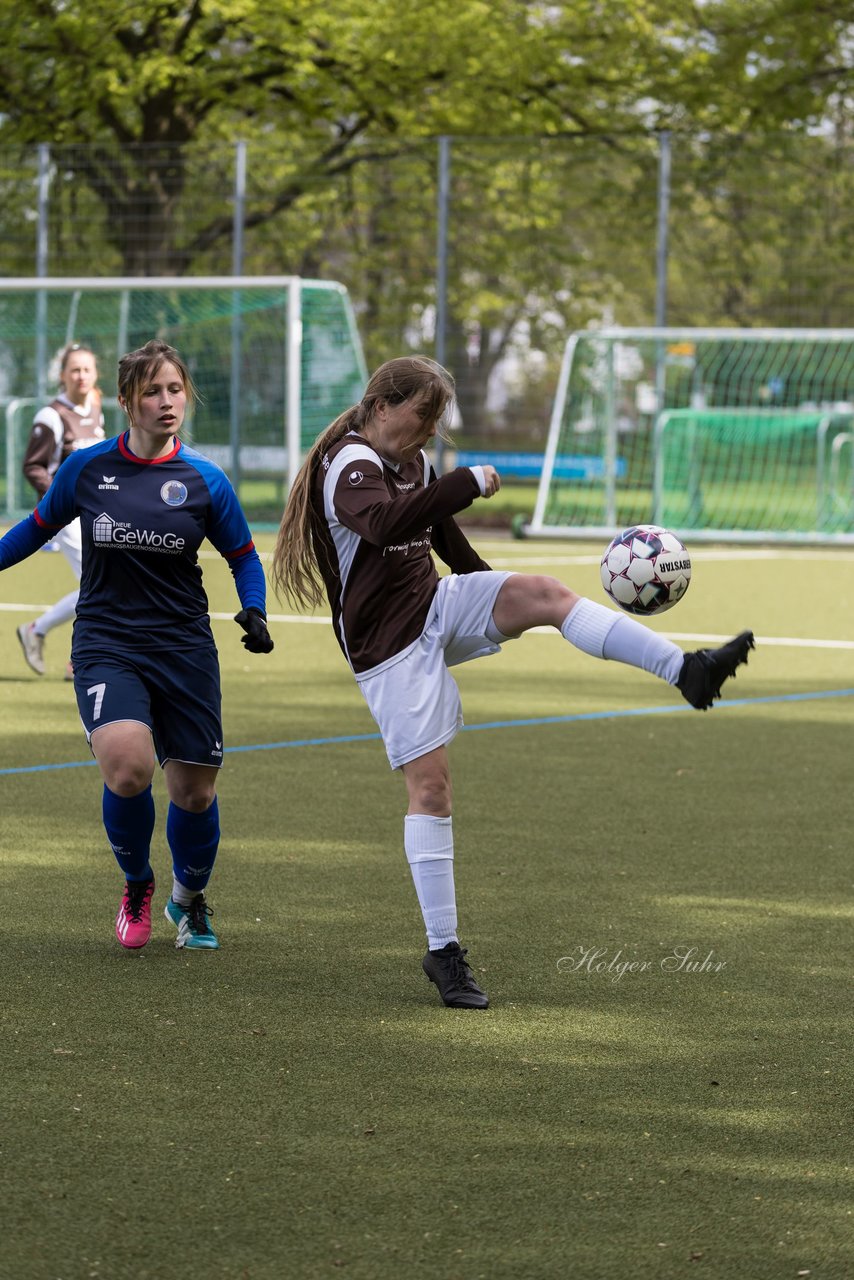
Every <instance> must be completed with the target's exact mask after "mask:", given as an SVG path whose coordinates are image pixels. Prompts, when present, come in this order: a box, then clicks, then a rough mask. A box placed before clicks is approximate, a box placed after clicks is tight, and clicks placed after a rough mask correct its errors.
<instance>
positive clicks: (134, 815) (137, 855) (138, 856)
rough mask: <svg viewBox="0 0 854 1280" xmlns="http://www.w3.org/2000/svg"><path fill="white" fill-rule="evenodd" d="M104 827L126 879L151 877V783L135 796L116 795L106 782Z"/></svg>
mask: <svg viewBox="0 0 854 1280" xmlns="http://www.w3.org/2000/svg"><path fill="white" fill-rule="evenodd" d="M102 812H103V815H104V828H105V830H106V832H107V839H108V840H109V842H110V847H111V848H112V850H113V853H114V854H115V855H116V862H117V863H118V864H119V866H120V867H121V869H122V871H123V872H124V874H125V879H126V880H151V879H152V878H153V873H152V870H151V863H150V862H149V860H148V857H149V854H150V852H151V836H152V834H153V832H154V797H153V796H152V794H151V787H150V785H149V786H147V787H146V788H145V790H144V791H140V793H139V795H136V796H117V795H116V794H115V792H114V791H111V790H110V788H109V787H108V786H107V784H106V783H104V799H103V804H102Z"/></svg>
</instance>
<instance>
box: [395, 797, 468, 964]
mask: <svg viewBox="0 0 854 1280" xmlns="http://www.w3.org/2000/svg"><path fill="white" fill-rule="evenodd" d="M403 847H404V849H405V850H406V860H407V862H408V863H409V870H410V871H411V872H412V880H413V883H414V885H415V892H416V893H417V894H418V905H419V906H420V907H421V914H422V916H423V917H424V927H425V929H426V930H427V946H428V947H429V948H430V950H431V951H439V950H440V949H441V948H442V947H444V946H445V945H446V944H447V943H449V942H458V941H459V939H458V938H457V896H456V893H455V891H454V833H453V829H452V825H451V819H450V818H434V817H431V815H430V814H427V813H411V814H408V815H407V817H406V819H405V821H404V824H403Z"/></svg>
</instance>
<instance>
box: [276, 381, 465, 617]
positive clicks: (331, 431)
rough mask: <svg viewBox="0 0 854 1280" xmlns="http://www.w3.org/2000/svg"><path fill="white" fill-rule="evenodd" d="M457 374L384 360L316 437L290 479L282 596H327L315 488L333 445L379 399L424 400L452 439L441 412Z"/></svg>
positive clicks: (279, 562) (280, 555) (279, 585)
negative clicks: (320, 566) (315, 516)
mask: <svg viewBox="0 0 854 1280" xmlns="http://www.w3.org/2000/svg"><path fill="white" fill-rule="evenodd" d="M453 399H454V379H453V377H452V376H451V374H450V373H448V370H447V369H443V368H442V366H441V365H440V364H437V363H436V361H435V360H430V359H429V358H428V357H427V356H398V357H397V358H396V359H394V360H387V361H386V363H385V364H382V365H380V367H379V369H377V371H376V373H374V374H373V376H372V377H371V379H370V381H369V382H368V385H367V387H366V388H365V394H364V395H363V396H362V399H361V400H360V401H359V403H358V404H354V405H351V406H350V408H349V409H347V410H345V412H344V413H342V414H341V415H340V416H339V417H337V418H336V419H335V421H334V422H333V423H331V424H330V426H328V427H327V428H326V430H325V431H323V432H321V434H320V435H319V436H318V437H317V439H316V440H315V442H314V444H313V445H312V447H311V449H310V450H309V453H308V456H307V457H306V460H305V462H304V463H303V465H302V467H301V468H300V470H299V472H298V473H297V475H296V478H295V479H294V482H293V484H292V485H291V490H290V493H289V494H288V501H287V505H286V506H285V510H284V514H283V516H282V522H281V524H280V525H279V536H278V538H277V539H276V549H275V551H274V553H273V585H274V587H275V588H276V594H277V595H278V596H279V597H282V596H285V597H287V598H288V599H290V600H291V601H293V603H294V604H295V605H303V606H305V607H306V608H309V609H311V608H316V606H317V605H319V604H321V603H322V602H323V579H322V576H321V574H320V572H319V569H318V563H317V547H316V545H315V538H314V534H313V530H312V506H311V491H312V487H313V485H314V478H315V475H316V474H317V468H318V466H319V465H320V462H321V459H322V458H323V455H324V454H325V453H326V452H327V450H328V449H329V448H330V446H331V445H333V444H335V442H336V441H338V440H340V439H341V438H342V437H343V436H345V435H347V433H348V432H349V431H359V430H361V429H362V428H364V427H365V425H366V424H367V423H369V422H370V420H371V417H372V416H373V413H374V410H375V409H376V407H377V405H378V404H380V403H385V404H390V405H398V404H404V403H405V402H406V401H407V400H419V401H423V403H424V406H425V410H426V412H425V415H424V417H425V421H428V420H431V421H433V422H435V424H436V430H437V433H438V434H439V435H441V436H442V438H443V439H447V435H446V431H445V430H444V429H443V427H442V418H443V416H444V415H445V414H446V412H447V410H448V409H449V407H450V406H451V404H452V403H453Z"/></svg>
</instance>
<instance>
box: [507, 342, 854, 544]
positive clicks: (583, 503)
mask: <svg viewBox="0 0 854 1280" xmlns="http://www.w3.org/2000/svg"><path fill="white" fill-rule="evenodd" d="M640 523H655V524H663V525H666V526H668V527H669V528H672V529H674V530H675V531H677V532H679V533H682V534H685V535H687V536H690V537H691V538H692V539H693V540H695V541H696V540H703V539H705V540H709V541H711V540H744V541H759V540H762V541H774V540H779V541H786V540H803V541H809V540H822V541H828V540H829V541H839V542H854V330H797V329H785V330H780V329H776V330H775V329H756V330H750V329H747V330H732V329H729V330H728V329H685V330H676V329H605V330H599V331H590V332H585V333H578V334H574V335H573V336H572V338H571V339H570V341H569V343H568V345H567V349H566V352H565V355H564V360H563V365H562V368H561V374H560V380H559V386H558V391H557V395H556V398H555V404H554V410H553V414H552V421H551V427H550V431H549V439H548V445H547V449H546V454H545V458H544V465H543V471H542V474H541V478H540V486H539V491H538V495H537V504H536V510H535V512H534V515H533V518H532V520H531V521H530V523H529V524H527V525H526V526H525V527H524V532H526V533H530V534H534V535H554V536H557V537H569V536H573V535H593V534H595V535H596V536H601V535H607V536H609V537H610V536H611V535H612V534H613V533H614V531H615V530H617V529H619V528H621V527H624V526H627V525H631V524H640Z"/></svg>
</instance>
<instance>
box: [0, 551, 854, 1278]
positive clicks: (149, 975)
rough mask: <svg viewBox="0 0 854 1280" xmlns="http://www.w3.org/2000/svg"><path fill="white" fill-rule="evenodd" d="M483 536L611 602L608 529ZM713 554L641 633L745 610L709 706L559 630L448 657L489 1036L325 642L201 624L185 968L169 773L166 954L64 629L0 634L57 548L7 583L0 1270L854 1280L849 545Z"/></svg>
mask: <svg viewBox="0 0 854 1280" xmlns="http://www.w3.org/2000/svg"><path fill="white" fill-rule="evenodd" d="M473 540H474V541H475V542H476V545H477V546H478V548H479V549H480V550H481V552H482V554H484V555H485V556H486V558H487V559H488V560H489V561H490V562H491V563H492V564H494V565H495V566H496V567H518V568H520V569H522V570H525V571H529V572H538V571H540V572H550V573H554V574H555V575H557V576H559V577H561V578H562V579H564V580H565V581H567V582H568V583H570V584H571V585H572V586H573V587H574V588H575V589H576V590H579V591H581V592H582V593H584V594H589V595H591V596H592V597H593V598H594V599H601V588H600V587H599V583H598V573H597V557H596V556H595V554H594V552H595V551H596V548H593V547H583V546H579V545H575V544H559V543H532V542H523V543H513V542H509V541H506V542H505V541H494V540H492V539H490V538H488V537H484V538H482V539H473ZM271 545H272V537H270V536H269V535H268V536H262V537H261V538H259V546H260V547H261V549H262V550H264V549H266V550H268V551H269V549H270V547H271ZM694 560H695V565H694V581H693V583H692V586H691V589H690V591H689V593H688V595H687V597H686V598H685V599H684V600H683V601H682V602H681V603H680V605H679V606H678V608H677V609H675V610H673V611H672V612H670V613H668V614H666V615H664V616H662V617H661V618H660V619H658V620H657V621H656V622H655V623H653V624H652V625H654V626H655V627H656V629H658V630H661V631H666V632H668V633H671V634H672V633H677V638H678V639H679V642H680V643H682V644H683V646H684V647H686V648H692V647H696V646H697V645H698V644H702V643H703V642H704V639H705V638H706V637H709V636H715V637H717V636H728V635H730V634H734V633H735V632H736V631H738V630H740V629H742V628H743V627H745V626H751V627H752V628H753V629H754V631H755V632H756V635H757V650H756V652H755V654H754V655H752V656H751V660H750V665H749V666H748V667H747V668H746V669H742V672H741V673H740V675H739V678H738V680H737V681H735V682H734V683H732V684H730V685H728V686H727V690H726V694H727V702H731V705H727V702H724V703H721V704H718V705H717V706H716V707H715V709H714V710H713V711H712V712H710V713H706V714H701V713H698V712H694V711H692V710H691V709H690V708H689V707H688V706H687V704H685V703H683V702H682V700H681V699H680V698H679V696H678V695H677V694H676V693H675V692H674V691H672V690H670V689H668V688H667V687H666V686H665V685H663V684H659V683H658V682H657V681H655V680H653V679H652V678H650V677H648V676H644V675H642V674H641V673H639V672H635V671H632V670H629V669H627V668H623V667H619V666H617V665H615V664H611V663H597V662H596V661H594V660H593V659H591V658H588V657H585V656H584V655H582V654H580V653H578V652H577V651H575V650H573V649H571V648H570V647H569V646H568V645H567V644H565V643H564V642H563V641H562V640H561V639H560V638H559V637H558V636H557V634H553V635H546V634H531V635H528V636H526V637H524V638H523V639H522V640H520V641H518V642H516V643H514V644H510V645H508V646H507V647H506V648H505V651H504V653H503V654H501V655H499V656H498V657H493V658H489V659H486V660H482V661H479V662H475V663H472V664H469V665H468V666H467V667H462V668H459V669H458V678H459V683H460V685H461V688H462V692H463V701H464V706H465V710H466V719H467V725H468V729H467V731H465V732H463V733H461V734H460V735H459V737H458V738H457V739H456V741H455V742H454V744H453V746H452V748H451V761H452V768H453V772H454V779H455V789H456V800H455V819H454V825H455V835H456V846H457V863H456V867H457V887H458V897H459V902H460V917H461V931H462V932H461V936H462V939H463V943H464V945H468V946H469V947H470V959H471V960H472V961H473V964H474V968H475V971H476V976H477V977H478V979H479V980H480V981H481V982H482V985H483V986H484V987H485V988H486V989H487V990H488V991H489V994H490V997H491V1001H492V1005H491V1007H490V1009H489V1010H488V1011H486V1012H485V1013H472V1012H465V1011H458V1010H448V1009H445V1008H443V1007H442V1006H441V1005H440V1004H439V1002H438V998H437V996H436V993H435V988H433V987H432V986H430V985H429V984H428V983H427V981H426V980H425V978H424V977H423V975H422V973H421V971H420V960H421V956H422V954H423V930H422V927H421V922H420V915H419V913H418V909H417V904H416V901H415V896H414V891H413V889H412V887H411V883H410V880H409V873H408V869H407V867H406V862H405V858H404V855H403V852H402V814H403V812H404V809H405V801H404V788H403V784H402V781H401V779H400V778H399V777H397V776H396V775H394V774H392V773H391V771H390V770H389V768H388V766H387V763H386V760H385V755H384V752H383V749H382V746H381V744H380V742H379V741H378V739H377V738H376V737H375V736H374V727H373V723H372V721H371V720H370V718H369V715H368V712H367V709H366V707H365V705H364V703H363V702H362V700H361V697H360V695H359V693H358V691H357V689H356V687H355V684H354V683H353V681H352V678H351V676H350V674H349V672H348V670H347V668H346V666H345V664H344V661H343V659H342V658H341V655H340V651H339V650H338V647H337V645H336V644H335V641H334V638H333V636H332V632H331V628H330V627H329V626H328V624H326V623H323V622H318V623H314V624H307V623H304V622H300V621H273V622H271V631H272V633H273V635H274V638H275V640H276V650H275V652H274V653H273V654H272V655H271V656H269V657H267V658H264V657H255V656H247V655H245V654H244V651H243V649H242V647H241V646H240V644H239V634H240V633H239V631H238V628H237V627H236V626H234V624H233V623H231V622H229V621H226V620H222V621H219V620H217V621H215V624H214V625H215V631H216V637H217V642H218V645H219V647H220V654H221V659H222V666H223V689H224V719H225V727H226V742H227V746H228V747H229V748H230V752H229V754H227V755H226V767H225V769H224V770H223V773H222V777H221V782H220V804H221V810H222V822H223V843H222V845H221V848H220V855H219V861H218V863H217V869H216V873H215V878H214V881H213V883H212V885H211V889H210V892H209V898H210V901H211V903H212V904H213V906H214V908H215V911H216V916H215V920H214V924H215V927H216V928H217V931H218V933H219V936H220V939H221V943H222V948H221V950H220V951H218V952H210V953H204V952H200V953H190V954H188V953H186V952H182V951H176V950H175V947H174V945H173V943H174V929H173V927H172V926H171V925H169V924H168V923H167V921H166V920H165V919H164V918H163V915H162V910H163V904H164V902H165V899H166V896H167V893H168V889H169V887H170V879H169V870H168V868H169V861H168V855H167V852H166V848H165V841H164V836H163V818H164V815H165V789H164V787H163V782H162V779H161V778H160V777H159V776H158V777H157V778H156V780H155V795H156V797H157V800H158V806H159V821H158V828H157V832H156V834H155V850H154V854H153V859H152V861H153V865H154V867H155V872H156V873H157V874H158V877H159V886H158V890H157V893H156V895H155V912H154V918H155V926H154V936H153V938H152V940H151V942H150V943H149V945H148V946H147V947H146V948H145V949H144V950H143V951H141V952H138V953H129V952H125V951H123V950H122V949H121V948H120V946H119V945H118V943H117V941H116V939H115V935H114V932H113V922H114V917H115V912H116V909H117V907H118V902H119V898H120V886H121V882H120V879H119V875H118V872H117V869H116V867H115V863H114V861H113V858H112V855H111V854H110V852H109V849H108V848H107V845H106V842H105V838H104V835H103V830H102V827H101V825H100V795H101V783H100V781H99V776H98V772H97V769H96V768H95V767H93V766H92V765H91V763H89V760H90V757H89V755H88V750H87V748H86V746H85V742H84V739H83V736H82V732H81V730H80V726H79V721H78V719H77V714H76V707H75V703H74V698H73V693H72V689H71V686H70V685H68V684H65V683H63V682H62V679H61V673H62V669H63V666H64V662H65V658H66V657H67V642H68V638H69V631H68V629H65V631H64V633H63V632H59V631H55V632H53V633H52V634H51V636H50V637H49V640H48V648H47V657H48V663H49V668H50V670H49V674H48V675H46V676H45V677H43V678H38V677H37V676H35V675H33V674H32V673H31V672H30V671H29V670H28V669H27V668H26V666H25V665H24V662H23V659H22V657H21V654H20V650H19V647H18V644H17V641H16V639H15V634H14V632H15V627H16V626H17V625H18V623H19V622H21V621H23V620H25V619H26V618H28V617H30V616H33V615H34V614H35V612H36V607H35V606H36V605H37V604H44V603H47V602H50V601H52V600H54V599H55V598H57V597H58V596H59V595H61V594H64V593H65V592H66V591H67V590H68V589H69V587H70V585H71V582H70V574H69V571H68V567H67V565H66V563H65V561H64V559H63V558H62V557H61V556H59V555H50V554H46V553H39V554H38V555H36V556H35V557H33V558H32V559H31V560H29V561H28V562H26V563H25V564H23V565H20V566H17V567H16V568H14V569H12V570H9V571H8V572H7V573H6V574H4V576H3V580H2V591H0V601H2V602H3V603H2V613H0V622H2V619H3V618H5V623H3V624H2V628H0V714H2V725H3V733H2V735H0V796H2V814H3V821H2V825H0V839H2V851H0V857H2V869H3V874H2V885H3V892H2V923H0V966H2V990H3V998H2V1006H1V1007H2V1037H3V1038H2V1044H3V1061H2V1074H0V1081H1V1082H2V1083H1V1084H0V1088H2V1101H3V1111H4V1116H5V1119H4V1122H3V1125H2V1129H0V1144H2V1160H0V1205H2V1212H0V1220H2V1222H3V1233H2V1236H3V1238H2V1243H0V1276H1V1277H2V1278H3V1280H82V1278H83V1277H101V1278H102V1280H172V1277H176V1278H177V1277H185V1276H205V1277H210V1278H211V1280H220V1278H221V1280H278V1278H279V1277H283V1278H287V1277H294V1278H296V1280H301V1278H302V1277H306V1278H308V1277H322V1276H333V1275H339V1274H340V1275H345V1276H349V1277H352V1278H353V1280H357V1278H358V1280H374V1278H376V1280H385V1278H386V1277H388V1278H389V1280H475V1278H476V1277H484V1278H485V1280H519V1278H522V1280H529V1278H530V1280H540V1278H542V1280H545V1278H547V1277H548V1278H551V1277H554V1278H555V1280H557V1278H563V1277H570V1276H571V1277H583V1278H584V1280H612V1278H613V1280H647V1278H649V1280H653V1278H655V1280H658V1278H659V1277H660V1278H661V1280H667V1278H669V1277H683V1276H685V1277H687V1276H690V1277H707V1278H708V1277H714V1278H716V1280H717V1278H718V1277H721V1278H722V1277H727V1278H730V1277H740V1278H744V1280H766V1278H767V1280H788V1277H793V1278H794V1277H797V1276H804V1275H810V1276H812V1277H815V1278H817V1280H845V1278H846V1277H851V1276H854V1216H852V1195H851V1187H852V1181H851V1166H852V1164H854V1144H852V1131H851V1123H850V1122H851V1092H852V1089H851V1086H852V1079H851V1071H850V1054H851V1009H852V984H851V970H852V957H854V948H852V916H853V915H854V910H852V888H853V887H854V873H852V863H851V843H852V838H851V829H852V817H854V799H852V768H851V761H852V744H853V743H854V696H852V695H854V643H852V642H853V641H854V551H852V550H850V549H849V550H847V551H843V550H838V551H826V550H821V549H819V548H814V549H812V550H809V551H803V552H798V551H796V550H794V549H790V550H786V551H779V552H769V551H759V550H751V551H735V550H727V549H723V550H713V549H708V550H703V549H700V548H695V556H694ZM204 569H205V579H206V583H207V586H208V591H209V595H210V598H211V607H212V610H213V611H215V612H219V613H222V614H225V615H231V614H233V613H234V612H235V611H236V608H237V604H236V600H235V596H234V592H233V587H232V584H231V579H230V575H229V573H228V570H227V568H226V567H225V565H224V563H223V562H221V561H220V560H219V559H218V558H217V557H215V555H214V554H213V553H211V558H208V559H205V560H204ZM276 610H279V612H280V614H281V615H285V613H286V612H287V611H286V610H285V609H284V608H282V607H281V606H279V605H277V604H276V602H275V600H274V599H273V600H271V612H272V613H275V611H276ZM685 636H691V637H692V638H691V639H685V638H682V637H685ZM694 637H699V639H695V638H694ZM772 640H775V641H777V642H776V643H772V642H771V641H772ZM808 641H823V642H830V643H824V644H821V645H810V644H807V643H804V642H808ZM706 642H708V641H706ZM846 645H847V647H845V646H846ZM164 660H165V661H168V654H165V655H164ZM671 712H672V714H671ZM478 730H479V731H478ZM54 766H60V767H54ZM61 766H65V767H61ZM72 766H83V767H72ZM691 948H694V949H695V950H694V951H693V953H692V954H691V957H690V960H693V962H694V963H695V964H696V965H700V966H701V968H700V969H699V970H695V971H688V969H687V965H686V966H683V967H682V968H681V969H679V970H678V971H674V970H675V969H676V967H677V966H678V965H679V963H680V962H679V960H678V959H670V957H673V956H675V955H676V954H677V952H678V953H679V954H682V955H684V953H685V949H688V950H690V949H691ZM710 953H711V956H710ZM690 960H689V961H688V963H690ZM704 961H707V963H706V964H703V962H704ZM627 962H635V964H636V968H635V970H634V971H627V972H624V973H623V976H622V977H618V976H617V975H618V971H619V966H620V965H621V964H625V963H627ZM603 965H604V966H606V968H607V966H608V965H610V966H611V968H610V972H609V971H602V966H603ZM721 965H722V966H723V967H720V966H721ZM597 966H599V968H598V970H597Z"/></svg>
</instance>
